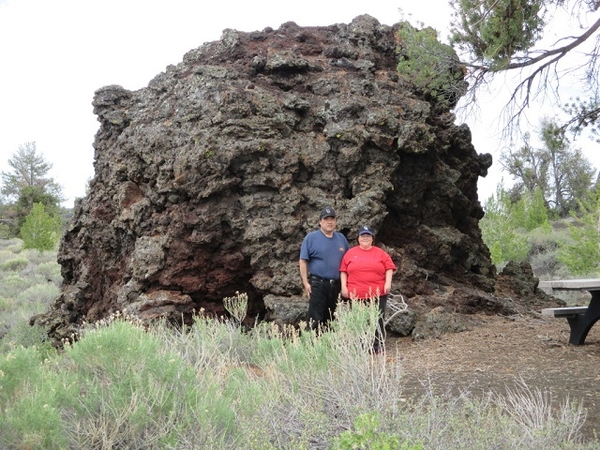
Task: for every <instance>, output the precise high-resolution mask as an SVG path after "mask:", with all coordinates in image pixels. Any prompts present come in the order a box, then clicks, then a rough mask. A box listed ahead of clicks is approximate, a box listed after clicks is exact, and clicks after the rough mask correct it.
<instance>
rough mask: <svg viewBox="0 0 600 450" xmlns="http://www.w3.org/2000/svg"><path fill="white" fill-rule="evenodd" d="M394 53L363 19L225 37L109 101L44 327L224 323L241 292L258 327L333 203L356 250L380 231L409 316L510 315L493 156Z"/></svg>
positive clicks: (99, 106)
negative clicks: (496, 262)
mask: <svg viewBox="0 0 600 450" xmlns="http://www.w3.org/2000/svg"><path fill="white" fill-rule="evenodd" d="M397 49H398V42H397V39H396V27H395V26H393V27H390V26H386V25H381V24H380V23H379V22H378V21H377V20H375V19H373V18H372V17H369V16H360V17H357V18H356V19H355V20H354V21H352V23H350V24H337V25H332V26H328V27H314V28H301V27H299V26H297V25H296V24H295V23H293V22H289V23H286V24H283V25H282V26H281V27H280V28H279V29H277V30H274V29H265V30H263V31H260V32H252V33H244V32H239V31H235V30H225V31H224V33H223V36H222V38H221V39H220V40H219V41H215V42H211V43H207V44H205V45H203V46H201V47H199V48H197V49H195V50H192V51H190V52H189V53H187V54H186V55H185V56H184V58H183V61H182V62H181V63H179V64H177V65H176V66H169V67H168V68H167V69H166V71H165V72H164V73H161V74H159V75H158V76H156V77H155V78H154V79H153V80H152V81H151V82H150V83H149V85H148V86H147V87H146V88H144V89H140V90H138V91H128V90H126V89H124V88H122V87H120V86H107V87H103V88H101V89H99V90H98V91H97V92H96V94H95V97H94V100H93V106H94V112H95V114H96V115H97V117H98V120H99V122H100V128H99V130H98V132H97V134H96V138H95V143H94V148H95V162H94V166H95V177H94V178H93V180H92V181H91V184H90V190H89V194H88V195H87V197H85V198H84V199H82V200H81V201H80V202H78V204H77V205H76V208H75V212H74V218H73V220H72V223H71V224H70V227H69V229H68V231H67V232H66V234H65V236H64V237H63V239H62V242H61V246H60V251H59V256H58V260H59V263H60V264H61V266H62V275H63V278H64V282H63V283H64V285H63V291H62V294H61V296H60V297H59V298H58V299H57V301H56V302H55V304H54V306H53V308H52V310H51V311H50V312H49V313H47V314H45V315H43V316H39V317H36V318H35V319H34V321H35V322H36V323H39V324H43V325H45V326H46V327H47V328H48V330H49V333H50V335H51V337H52V338H53V339H55V341H56V342H60V340H61V339H63V338H67V337H69V335H70V334H71V333H72V332H73V331H75V330H76V329H77V326H78V324H79V323H81V321H83V320H87V321H95V320H98V319H100V318H103V317H105V316H107V315H109V314H111V313H113V312H116V311H126V312H129V313H132V314H136V315H138V316H140V317H142V318H147V319H151V318H154V317H158V316H167V317H169V318H171V319H174V320H182V319H183V320H189V318H190V317H191V315H192V314H193V313H194V311H198V310H199V309H200V308H203V309H204V310H205V311H207V312H208V313H214V314H217V315H219V314H224V313H225V312H224V309H223V303H222V299H223V297H225V296H231V295H233V294H234V293H235V292H236V291H240V292H247V293H248V295H249V299H250V310H249V312H250V315H249V318H250V319H251V320H254V318H256V317H257V316H258V317H259V318H266V319H273V318H275V316H277V314H278V311H280V312H282V313H283V312H285V314H290V311H291V310H290V309H289V308H287V306H290V305H296V306H297V305H300V306H299V307H298V310H301V309H302V308H303V306H302V305H303V304H304V305H306V299H303V292H302V284H301V282H300V277H299V273H298V255H299V248H300V244H301V241H302V239H303V237H304V235H305V234H306V233H307V232H308V231H311V230H313V229H315V228H316V227H317V225H318V211H319V210H320V209H321V208H322V207H323V206H325V205H332V206H334V207H335V208H336V209H337V211H338V225H339V228H338V229H339V230H340V231H342V232H344V233H346V234H347V236H348V238H349V240H350V241H351V242H353V241H354V236H355V232H356V230H357V228H358V227H359V226H360V225H363V224H370V225H371V226H372V227H373V228H374V229H375V230H376V231H378V236H377V241H378V243H379V245H381V246H383V247H384V248H385V249H386V250H388V251H389V253H390V254H391V255H392V257H393V259H394V260H395V262H396V264H397V266H398V268H399V270H398V272H397V274H396V275H395V277H394V284H393V290H394V292H396V293H402V295H403V296H404V298H405V300H406V302H407V303H408V305H409V307H410V310H411V311H412V314H413V315H415V314H416V316H419V315H421V316H423V317H424V315H425V314H429V313H430V311H431V310H432V309H435V308H438V309H436V311H438V312H439V307H440V306H443V309H445V310H447V311H448V312H451V313H466V314H469V313H472V312H474V311H479V312H481V311H484V312H489V313H510V311H514V308H513V307H512V306H511V305H509V304H507V302H506V301H504V300H503V299H502V298H499V297H498V296H497V295H496V294H495V293H494V292H495V281H496V274H495V269H494V267H493V266H492V264H491V262H490V254H489V251H488V249H487V248H486V247H485V245H484V244H483V241H482V238H481V232H480V229H479V226H478V221H479V219H480V218H481V217H482V216H483V210H482V207H481V205H480V203H479V201H478V197H477V180H478V177H480V176H485V175H486V173H487V169H488V168H489V166H490V165H491V161H492V160H491V156H490V155H488V154H478V153H477V152H476V150H475V149H474V147H473V145H472V143H471V134H470V131H469V129H468V127H467V126H466V125H459V126H457V125H455V124H454V123H453V122H454V117H453V115H452V114H451V112H450V111H449V110H448V109H444V108H442V107H440V105H437V104H436V102H435V100H433V99H431V98H426V97H425V96H423V95H421V94H419V91H418V89H417V88H416V87H415V86H413V85H411V84H410V83H409V82H408V81H406V80H403V79H402V78H401V77H399V76H398V74H397V72H396V64H397V61H398V58H399V57H402V54H401V53H398V52H397ZM454 69H455V68H451V67H449V68H448V70H454ZM274 305H279V307H276V306H274ZM281 305H284V306H285V307H281ZM511 308H512V309H511ZM436 315H439V314H436ZM286 320H288V321H291V322H294V321H298V320H301V318H300V317H298V315H297V314H296V315H294V314H291V315H289V316H288V318H287V319H286ZM409 323H414V320H412V319H411V320H410V321H409ZM411 326H412V325H411Z"/></svg>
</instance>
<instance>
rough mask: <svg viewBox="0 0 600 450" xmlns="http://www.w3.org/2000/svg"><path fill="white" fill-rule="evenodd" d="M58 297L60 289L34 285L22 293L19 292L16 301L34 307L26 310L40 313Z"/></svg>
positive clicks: (53, 285)
mask: <svg viewBox="0 0 600 450" xmlns="http://www.w3.org/2000/svg"><path fill="white" fill-rule="evenodd" d="M59 295H60V289H59V288H58V287H57V286H56V285H55V284H52V283H44V284H35V285H33V286H31V287H28V288H27V289H25V290H24V291H21V292H19V294H18V295H17V301H18V302H20V303H25V304H28V305H36V306H35V307H34V308H28V309H35V310H36V311H35V313H40V312H42V311H43V310H45V309H46V308H47V306H48V305H50V303H52V301H53V300H55V299H56V298H57V297H58V296H59ZM38 305H39V306H38ZM40 309H41V310H40Z"/></svg>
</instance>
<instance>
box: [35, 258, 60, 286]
mask: <svg viewBox="0 0 600 450" xmlns="http://www.w3.org/2000/svg"><path fill="white" fill-rule="evenodd" d="M60 270H61V268H60V264H58V263H57V262H56V261H47V262H43V263H40V264H39V265H38V266H37V268H36V271H37V272H38V273H39V274H40V275H41V276H42V277H44V278H45V279H46V280H48V281H52V283H54V284H55V285H56V286H60V285H61V283H62V275H61V273H60Z"/></svg>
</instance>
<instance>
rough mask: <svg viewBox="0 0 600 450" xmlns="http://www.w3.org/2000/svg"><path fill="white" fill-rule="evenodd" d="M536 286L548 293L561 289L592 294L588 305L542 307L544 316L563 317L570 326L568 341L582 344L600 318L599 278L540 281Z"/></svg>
mask: <svg viewBox="0 0 600 450" xmlns="http://www.w3.org/2000/svg"><path fill="white" fill-rule="evenodd" d="M538 287H539V288H540V289H543V290H545V291H547V292H548V293H549V294H552V292H553V291H554V290H561V291H588V292H589V293H590V294H591V295H592V297H591V299H590V302H589V304H588V306H571V307H565V308H545V309H542V315H544V316H552V317H565V318H566V319H567V321H568V322H569V326H570V327H571V335H570V337H569V343H570V344H573V345H583V344H584V342H585V338H586V337H587V335H588V333H589V331H590V329H591V328H592V327H593V326H594V324H595V323H596V322H597V321H598V319H600V278H582V279H574V280H552V281H540V283H539V285H538Z"/></svg>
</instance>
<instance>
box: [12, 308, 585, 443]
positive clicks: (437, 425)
mask: <svg viewBox="0 0 600 450" xmlns="http://www.w3.org/2000/svg"><path fill="white" fill-rule="evenodd" d="M377 316H378V310H377V307H376V306H375V305H368V304H367V305H354V306H352V307H350V306H348V305H341V306H340V308H339V310H338V313H337V320H336V321H335V322H334V323H333V325H332V327H331V329H328V330H325V331H323V332H321V333H320V335H317V334H315V333H314V332H312V331H303V332H300V331H298V330H296V329H293V328H283V329H282V328H279V327H276V326H275V325H273V324H267V323H263V324H258V325H257V326H256V327H254V328H253V329H252V330H251V331H245V329H244V328H243V327H241V326H239V323H238V321H237V320H234V321H216V320H214V319H209V318H205V317H202V316H200V317H198V318H197V320H196V321H195V323H194V324H193V325H192V326H189V327H185V328H183V329H180V330H174V329H173V328H172V327H169V326H168V325H167V324H165V323H156V324H154V325H152V326H150V327H148V326H142V324H140V323H138V322H137V321H136V320H135V319H131V318H124V317H113V318H111V319H110V320H107V321H105V322H104V323H99V324H95V325H94V326H88V327H87V328H86V329H85V330H84V331H83V333H82V335H81V337H80V339H78V340H77V341H76V342H74V343H73V344H70V345H66V346H65V348H64V350H63V351H61V352H57V351H51V350H48V349H47V348H44V349H39V348H38V347H35V346H32V347H29V348H24V347H18V348H14V349H13V350H12V351H10V352H9V353H6V354H5V355H3V356H2V357H0V386H1V388H0V448H6V449H33V448H38V449H70V448H73V449H75V448H86V449H114V448H127V449H198V448H207V449H238V448H239V449H241V448H243V449H261V450H262V449H331V448H336V449H354V448H364V449H367V448H369V449H371V448H373V449H377V448H379V449H392V448H394V449H395V448H402V449H404V450H418V449H465V448H469V449H472V448H474V449H478V448H479V449H488V448H495V449H507V450H508V449H511V450H512V449H515V448H523V449H525V448H527V449H529V448H539V449H542V448H544V449H552V448H557V449H558V448H560V449H582V448H586V445H587V446H588V447H587V448H590V449H591V448H597V443H594V445H592V444H583V443H581V442H580V437H579V429H580V426H581V424H582V422H583V420H584V414H583V412H582V409H581V407H580V406H579V405H577V404H573V403H565V404H563V405H562V406H561V407H560V408H558V409H556V410H555V409H552V407H551V403H552V402H551V399H549V398H547V397H546V396H544V395H540V394H539V393H538V392H536V391H531V390H528V389H526V388H524V389H523V390H521V391H518V392H509V394H508V395H506V396H500V395H490V396H488V397H486V398H484V399H481V398H476V397H474V396H470V395H469V394H467V393H463V394H462V395H459V396H456V395H454V396H453V395H450V394H442V395H440V394H437V393H434V389H433V388H431V389H428V388H426V389H424V394H423V395H422V396H420V397H412V400H410V399H408V398H407V396H405V395H404V392H403V384H404V383H403V378H402V377H403V375H402V365H401V360H400V358H399V357H398V356H399V355H397V354H394V353H392V354H391V355H390V353H389V352H388V357H383V356H380V355H371V354H370V353H369V351H368V350H369V349H370V346H371V344H372V337H373V333H374V330H375V326H376V324H377Z"/></svg>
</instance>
